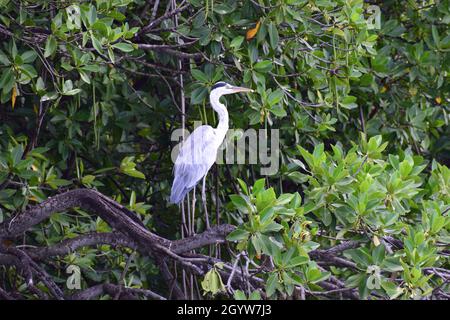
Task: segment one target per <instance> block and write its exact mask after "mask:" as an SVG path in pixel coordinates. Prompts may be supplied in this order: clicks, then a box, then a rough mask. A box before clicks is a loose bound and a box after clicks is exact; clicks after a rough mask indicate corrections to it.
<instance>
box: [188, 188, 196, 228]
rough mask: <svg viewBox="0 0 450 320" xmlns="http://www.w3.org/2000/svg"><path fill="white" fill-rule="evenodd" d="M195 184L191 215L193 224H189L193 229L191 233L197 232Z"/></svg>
mask: <svg viewBox="0 0 450 320" xmlns="http://www.w3.org/2000/svg"><path fill="white" fill-rule="evenodd" d="M195 189H196V188H195V186H194V189H192V215H191V219H190V221H191V225H190V226H189V227H190V228H191V229H190V231H191V234H193V235H194V234H195V200H196V199H195Z"/></svg>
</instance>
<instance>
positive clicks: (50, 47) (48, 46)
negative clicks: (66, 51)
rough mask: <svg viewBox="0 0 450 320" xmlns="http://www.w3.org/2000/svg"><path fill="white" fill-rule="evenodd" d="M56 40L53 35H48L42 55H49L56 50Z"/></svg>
mask: <svg viewBox="0 0 450 320" xmlns="http://www.w3.org/2000/svg"><path fill="white" fill-rule="evenodd" d="M56 46H57V42H56V39H55V37H54V36H52V35H49V36H48V37H47V41H45V51H44V57H46V58H48V57H50V56H51V55H52V54H53V53H54V52H55V51H56Z"/></svg>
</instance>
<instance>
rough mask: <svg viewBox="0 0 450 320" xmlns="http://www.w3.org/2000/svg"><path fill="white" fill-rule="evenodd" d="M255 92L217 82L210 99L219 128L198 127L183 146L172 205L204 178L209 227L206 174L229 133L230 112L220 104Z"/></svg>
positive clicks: (204, 196)
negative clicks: (225, 97)
mask: <svg viewBox="0 0 450 320" xmlns="http://www.w3.org/2000/svg"><path fill="white" fill-rule="evenodd" d="M252 91H253V90H252V89H248V88H243V87H236V86H233V85H231V84H228V83H226V82H222V81H220V82H217V83H216V84H215V85H214V86H213V87H212V90H211V93H210V95H209V100H210V103H211V106H212V108H213V109H214V110H215V111H216V112H217V114H218V115H219V125H218V126H217V128H215V129H214V128H213V127H211V126H208V125H203V126H200V127H198V128H197V129H195V130H194V132H192V134H191V135H189V137H188V138H187V139H186V141H184V143H183V144H182V146H181V148H180V151H179V154H178V157H177V160H176V161H175V166H174V180H173V184H172V191H171V194H170V202H171V203H177V204H178V203H180V202H181V201H183V199H184V197H185V196H186V194H187V193H188V192H189V191H191V190H192V189H193V188H195V186H196V185H197V183H198V182H199V181H200V180H201V179H202V178H203V187H202V201H203V206H204V210H205V217H206V227H207V228H209V221H208V213H207V209H206V190H205V188H206V175H207V174H208V171H209V169H210V168H211V166H212V165H213V164H214V162H215V161H216V157H217V150H218V149H219V147H220V145H221V144H222V142H223V139H224V138H225V135H226V133H227V131H228V111H227V108H226V107H225V105H223V104H222V103H220V101H219V100H220V97H222V96H223V95H227V94H232V93H238V92H252Z"/></svg>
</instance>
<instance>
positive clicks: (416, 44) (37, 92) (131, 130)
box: [0, 0, 450, 299]
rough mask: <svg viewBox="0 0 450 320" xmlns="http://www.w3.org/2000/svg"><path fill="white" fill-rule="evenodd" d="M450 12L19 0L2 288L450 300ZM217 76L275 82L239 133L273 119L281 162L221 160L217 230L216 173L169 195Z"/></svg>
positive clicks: (247, 106)
mask: <svg viewBox="0 0 450 320" xmlns="http://www.w3.org/2000/svg"><path fill="white" fill-rule="evenodd" d="M449 24H450V1H449V0H420V1H396V0H386V1H378V0H370V1H363V0H250V1H235V0H221V1H219V0H217V1H215V0H207V1H199V0H190V1H186V0H183V1H180V0H170V1H159V0H97V1H71V0H64V1H56V0H38V1H34V0H29V1H19V0H0V241H1V243H0V299H47V298H49V299H96V298H106V299H178V298H188V299H199V298H202V299H448V298H450V292H449V289H450V285H449V280H450V264H449V259H448V257H449V255H450V249H449V244H450V233H449V232H450V217H449V211H450V170H449V168H448V165H449V163H450V129H449V126H448V122H449V120H450V117H449V112H450V107H449V102H450V82H449V78H450V54H449V52H450V29H449ZM218 81H226V82H228V83H231V84H235V85H242V86H245V87H248V88H252V89H254V90H255V92H254V93H250V94H246V95H242V94H240V95H230V96H226V97H225V99H224V101H226V106H227V108H228V111H229V114H230V127H231V128H234V129H242V131H235V132H234V134H233V135H229V136H228V138H227V141H226V142H225V145H226V146H230V145H233V143H234V141H235V140H236V139H238V140H239V138H240V139H241V140H240V141H245V139H246V138H249V137H248V135H247V133H249V132H250V133H251V132H256V135H257V136H258V137H260V140H259V144H258V147H259V150H260V151H261V148H262V147H261V145H263V147H264V145H265V144H264V143H262V140H264V139H263V138H261V137H265V139H266V140H267V141H266V142H267V146H268V149H267V150H265V151H267V152H265V153H264V154H265V155H267V156H269V155H271V156H275V158H274V159H275V160H276V166H275V168H276V170H275V171H272V172H266V173H265V171H264V168H267V167H268V161H267V159H264V158H261V155H260V154H258V158H257V161H256V163H254V162H252V161H250V159H251V156H252V153H253V151H251V147H252V146H249V148H250V149H249V148H247V149H249V150H247V152H244V154H243V155H242V154H241V157H244V160H245V161H241V162H239V161H234V162H233V161H231V162H229V161H226V162H225V163H223V161H222V162H221V163H218V164H215V165H214V166H213V168H212V169H211V171H210V173H209V175H208V177H207V186H206V187H207V206H208V211H209V215H210V222H211V225H212V226H211V229H206V226H205V219H204V214H203V212H204V208H203V207H202V203H201V201H200V200H199V196H200V194H199V192H197V201H196V202H195V203H193V201H192V200H193V195H192V193H191V194H190V195H189V196H188V198H187V199H186V201H185V202H184V204H183V205H182V206H181V207H178V206H176V205H171V204H169V201H168V200H169V195H170V188H171V183H172V179H173V178H172V167H173V148H174V147H175V146H176V144H177V143H178V141H179V140H180V139H181V137H182V136H183V134H184V135H186V134H188V132H192V130H193V129H194V128H195V127H196V126H198V125H199V123H201V124H210V125H212V126H216V124H217V115H216V114H215V113H214V111H213V110H212V109H211V108H210V107H209V99H208V97H209V92H210V90H211V88H212V86H213V85H214V84H215V83H216V82H218ZM180 129H186V130H187V131H186V132H184V131H180ZM252 129H253V130H254V131H252ZM250 135H251V134H250ZM272 137H278V138H279V139H278V140H277V139H275V140H271V139H270V138H272ZM250 144H251V143H250ZM253 147H254V146H253ZM255 154H256V153H255ZM236 156H237V157H238V156H239V155H236ZM270 159H272V157H270ZM271 164H273V163H271ZM261 169H263V170H261ZM267 173H269V174H267Z"/></svg>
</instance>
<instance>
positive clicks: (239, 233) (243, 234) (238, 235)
mask: <svg viewBox="0 0 450 320" xmlns="http://www.w3.org/2000/svg"><path fill="white" fill-rule="evenodd" d="M249 235H250V233H249V232H248V231H246V230H244V229H240V228H238V229H236V230H234V231H232V232H230V234H228V236H227V240H228V241H241V240H247V239H248V237H249Z"/></svg>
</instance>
